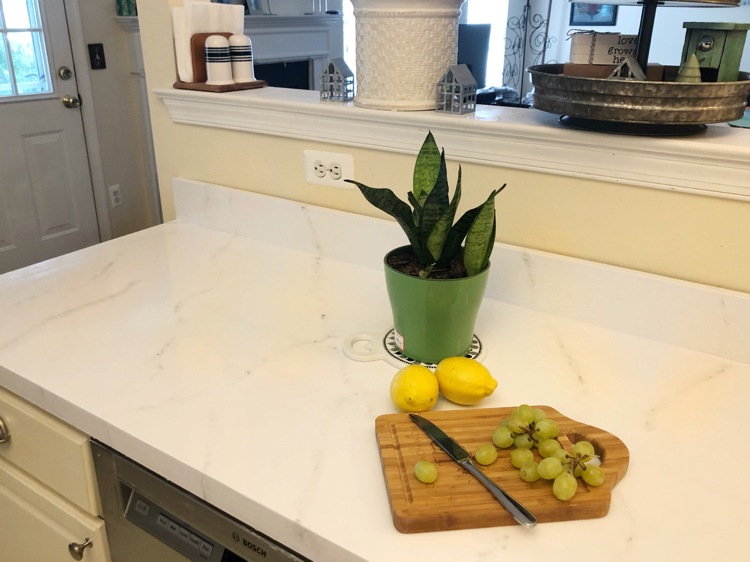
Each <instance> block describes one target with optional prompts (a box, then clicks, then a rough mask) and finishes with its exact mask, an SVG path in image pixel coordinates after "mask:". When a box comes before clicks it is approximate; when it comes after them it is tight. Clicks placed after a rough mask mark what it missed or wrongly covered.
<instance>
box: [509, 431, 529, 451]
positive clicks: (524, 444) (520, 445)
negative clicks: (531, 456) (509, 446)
mask: <svg viewBox="0 0 750 562" xmlns="http://www.w3.org/2000/svg"><path fill="white" fill-rule="evenodd" d="M513 444H514V445H515V446H516V449H531V448H533V447H534V440H533V439H531V437H529V434H528V433H522V434H521V435H516V438H515V439H514V440H513Z"/></svg>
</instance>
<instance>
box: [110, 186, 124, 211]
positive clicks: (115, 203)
mask: <svg viewBox="0 0 750 562" xmlns="http://www.w3.org/2000/svg"><path fill="white" fill-rule="evenodd" d="M109 205H110V207H119V206H120V205H122V193H121V192H120V186H119V185H110V186H109Z"/></svg>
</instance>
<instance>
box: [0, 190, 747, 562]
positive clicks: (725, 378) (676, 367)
mask: <svg viewBox="0 0 750 562" xmlns="http://www.w3.org/2000/svg"><path fill="white" fill-rule="evenodd" d="M176 188H178V186H176ZM202 189H203V188H201V187H199V188H198V191H195V192H194V193H193V195H194V196H195V197H193V200H194V201H193V203H195V205H194V207H195V206H196V205H197V206H198V207H201V209H202V210H199V211H196V212H195V213H193V215H192V216H191V212H190V208H189V207H190V204H186V203H184V202H183V203H179V202H178V212H179V213H181V215H182V219H181V220H182V221H183V222H177V223H169V224H165V225H163V226H159V227H156V228H152V229H149V230H146V231H143V232H140V233H137V234H134V235H131V236H127V237H124V238H120V239H117V240H114V241H111V242H107V243H104V244H100V245H98V246H95V247H91V248H88V249H86V250H83V251H80V252H76V253H74V254H70V255H67V256H64V257H61V258H58V259H55V260H52V261H49V262H45V263H41V264H38V265H36V266H32V267H30V268H26V269H23V270H20V271H18V272H15V273H10V274H6V275H3V276H0V385H2V386H5V387H6V388H8V389H10V390H11V391H13V392H16V393H18V394H19V395H21V396H23V397H24V398H26V399H28V400H30V401H31V402H33V403H35V404H37V405H39V406H40V407H42V408H44V409H46V410H48V411H50V412H51V413H53V414H55V415H57V416H59V417H61V418H62V419H64V420H66V421H68V422H69V423H71V424H72V425H74V426H76V427H78V428H80V429H81V430H82V431H85V432H87V433H88V434H90V435H92V436H93V437H95V438H97V439H99V440H101V441H103V442H105V443H107V444H108V445H110V446H112V447H113V448H115V449H117V450H119V451H121V452H122V453H124V454H125V455H128V456H130V457H131V458H133V459H135V460H136V461H138V462H140V463H142V464H144V465H146V466H147V467H149V468H151V469H153V470H155V471H156V472H158V473H160V474H162V475H163V476H164V477H166V478H168V479H170V480H172V481H174V482H176V483H177V484H179V485H180V486H182V487H184V488H186V489H188V490H190V491H191V492H193V493H195V494H197V495H199V496H201V497H203V498H205V499H206V500H207V501H209V502H210V503H212V504H214V505H216V506H217V507H219V508H221V509H223V510H224V511H226V512H228V513H230V514H232V515H234V516H235V517H237V518H239V519H241V520H243V521H246V522H247V523H248V524H250V525H252V526H254V527H256V528H258V529H259V530H261V531H262V532H264V533H267V534H268V535H270V536H272V537H274V538H276V539H277V540H279V541H281V542H282V543H284V544H287V545H288V546H290V547H291V548H293V549H295V550H297V551H299V552H301V553H302V554H304V555H306V556H308V557H309V558H311V559H313V560H315V561H324V562H337V561H356V560H367V561H378V562H386V561H387V562H393V561H402V560H403V561H405V560H414V559H428V560H430V561H431V562H442V561H446V562H448V561H450V562H455V561H462V562H464V561H467V562H468V561H481V560H499V559H501V557H502V559H506V558H507V559H530V560H537V559H538V560H542V559H545V558H547V557H549V559H554V560H560V561H563V560H580V559H581V557H582V556H585V557H590V556H595V557H598V558H600V559H604V560H608V561H609V560H638V561H650V560H654V561H656V560H659V561H664V560H683V561H685V560H701V561H704V560H721V559H733V560H740V559H742V560H746V559H747V556H748V552H750V536H748V534H747V533H746V532H745V529H746V528H747V525H748V523H750V483H749V482H748V481H747V478H746V474H745V472H746V470H745V467H746V466H748V463H750V452H749V451H750V449H748V447H746V446H745V443H747V442H748V440H750V424H748V423H747V420H746V412H747V411H748V407H749V406H750V366H749V365H748V364H747V363H746V362H740V361H736V360H732V359H730V358H728V357H733V356H740V357H745V356H746V355H743V354H744V353H746V352H747V346H748V343H747V341H746V340H745V339H743V338H738V339H737V341H736V342H735V344H736V345H734V347H732V346H729V347H727V345H725V344H722V346H723V347H722V349H724V350H725V351H726V350H727V349H729V351H727V352H726V353H725V354H724V355H723V356H722V355H720V354H709V353H705V352H701V351H696V350H695V348H693V349H691V348H690V347H691V346H690V344H689V342H688V340H684V341H683V340H681V342H682V343H681V345H674V344H670V343H664V342H663V341H658V339H654V338H646V337H643V336H640V335H637V334H634V333H626V332H625V331H618V330H615V329H612V328H608V327H602V326H601V325H597V324H596V323H592V322H581V321H580V320H575V319H572V318H570V317H565V316H562V315H558V314H550V313H548V312H544V311H542V310H541V309H540V307H537V308H527V307H524V306H518V305H517V304H510V303H509V302H503V301H501V300H495V299H493V298H487V299H486V300H485V302H484V305H483V308H482V310H481V312H480V317H479V320H478V325H477V333H478V334H480V336H481V337H482V338H483V340H484V341H485V342H486V344H487V346H488V349H489V351H488V355H487V357H486V361H485V364H486V365H487V366H488V368H489V369H490V371H491V372H492V373H493V374H494V376H495V378H496V379H497V380H498V382H499V386H498V389H497V391H496V392H495V394H493V395H492V396H491V397H490V398H488V399H487V400H485V401H484V402H483V403H482V405H481V406H482V407H495V406H510V405H517V404H519V403H521V402H527V403H531V404H547V405H550V406H553V407H555V408H557V409H558V410H560V411H561V412H562V413H564V414H565V415H567V416H569V417H572V418H574V419H577V420H580V421H583V422H585V423H589V424H591V425H595V426H598V427H601V428H603V429H606V430H608V431H610V432H611V433H614V434H615V435H617V436H619V437H620V438H621V439H622V440H623V441H624V442H625V443H626V444H627V445H628V447H629V448H630V453H631V464H630V469H629V471H628V474H627V476H626V477H625V479H624V480H623V481H622V482H621V483H620V484H619V485H618V486H617V487H616V488H615V490H614V492H613V496H612V505H611V510H610V513H609V515H607V516H606V517H605V518H602V519H596V520H589V521H575V522H568V523H552V524H543V525H539V526H537V527H536V528H534V529H525V528H518V527H503V528H492V529H481V530H469V531H453V532H441V533H426V534H419V535H402V534H399V533H398V532H397V531H396V530H395V528H394V527H393V524H392V521H391V516H390V512H389V508H388V501H387V496H386V491H385V485H384V482H383V476H382V472H381V468H380V461H379V457H378V449H377V444H376V440H375V431H374V420H375V418H376V417H377V416H378V415H380V414H384V413H392V412H393V411H394V408H393V406H392V404H391V402H390V399H389V395H388V386H389V382H390V379H391V377H392V376H393V374H394V369H393V367H391V366H389V365H387V364H386V363H383V362H375V363H356V362H352V361H350V360H348V359H346V358H345V357H344V356H343V354H342V351H341V344H342V340H343V339H344V338H345V337H346V336H347V335H348V334H350V333H352V332H355V331H359V330H363V329H368V330H374V331H378V330H384V329H386V328H387V327H388V326H389V321H390V318H389V317H390V310H389V305H388V302H387V296H386V292H385V286H384V280H383V275H382V272H380V271H378V270H377V269H375V268H373V267H370V264H369V263H359V261H361V260H362V259H365V258H361V257H360V256H359V255H355V254H352V259H351V260H350V261H344V260H342V259H338V256H339V255H340V254H346V253H347V252H351V248H358V247H359V248H361V249H362V251H363V252H366V251H368V248H369V246H370V245H373V244H374V245H377V244H388V243H390V240H389V237H391V238H393V239H398V236H399V235H398V232H397V228H395V227H394V225H392V224H391V223H386V222H385V221H375V220H373V219H365V218H358V217H353V216H351V215H344V214H343V213H335V212H328V211H322V210H319V209H317V210H316V209H313V210H310V209H309V208H306V207H303V206H301V205H297V204H294V203H282V202H278V201H275V200H272V199H270V198H263V197H259V196H250V195H247V194H245V195H243V196H242V198H238V199H236V200H235V199H231V197H230V196H229V195H226V193H228V190H226V191H218V192H215V193H213V194H211V193H209V192H208V191H205V192H203V191H200V190H202ZM216 193H218V194H219V195H218V196H216ZM225 195H226V197H225ZM178 197H180V194H179V189H178ZM230 199H231V202H232V205H228V203H227V202H228V201H229V200H230ZM240 199H241V201H240ZM196 201H197V202H196ZM237 201H240V203H237ZM225 204H226V205H225ZM264 205H270V206H274V205H276V206H277V210H278V209H281V208H283V209H286V210H287V211H288V213H289V215H288V217H287V216H280V212H270V211H268V209H266V208H265V207H264ZM201 213H202V215H201V216H195V215H196V214H201ZM253 213H255V219H257V220H256V221H255V222H252V224H250V223H248V222H246V220H249V219H251V218H252V217H253ZM327 213H328V214H327ZM321 216H325V217H327V218H326V219H325V220H320V217H321ZM263 217H265V219H264V218H263ZM293 217H297V219H294V218H293ZM287 219H288V220H287ZM190 220H193V221H194V222H206V221H208V222H210V221H224V223H226V224H227V225H228V226H227V228H226V230H230V232H224V231H222V230H218V229H212V228H208V227H206V226H202V225H199V224H194V222H188V221H190ZM263 220H266V221H268V224H270V223H271V222H276V223H278V222H280V221H281V222H282V223H284V227H285V228H284V232H286V233H287V234H286V238H283V237H282V236H281V234H279V233H275V235H276V234H278V235H279V237H278V239H277V244H272V243H269V242H267V241H264V240H259V239H253V238H249V237H247V234H248V233H243V232H240V230H241V228H240V227H238V226H237V225H242V224H247V225H250V226H248V228H249V229H250V230H252V228H254V227H253V225H255V224H256V223H262V222H263ZM295 220H296V222H295ZM232 221H234V223H232ZM284 221H286V222H284ZM337 221H338V222H337ZM341 221H344V222H345V221H354V222H355V223H357V224H361V225H362V229H361V232H363V233H364V232H368V231H372V230H373V229H375V230H377V229H384V230H383V231H382V232H388V233H391V234H388V235H385V236H379V237H378V240H376V241H373V239H372V238H367V239H365V237H364V236H363V237H362V239H358V238H357V233H352V232H350V233H348V235H347V236H343V235H342V233H341V232H338V234H336V235H334V234H332V233H333V232H334V230H335V226H336V224H339V223H340V222H341ZM230 223H232V224H234V226H232V224H230ZM326 229H328V230H326ZM332 229H333V230H332ZM266 231H267V230H266ZM279 232H281V231H279ZM269 235H270V234H269ZM305 245H307V247H309V248H310V250H309V251H305V250H301V249H299V247H305ZM513 251H514V250H513V249H510V248H501V247H500V246H498V249H497V250H496V255H497V258H496V261H495V265H497V264H498V263H503V262H504V261H505V260H506V257H505V254H506V253H507V254H508V255H511V253H512V252H513ZM518 256H520V258H519V259H518V264H520V265H518V266H517V267H518V268H520V269H519V270H518V271H515V270H513V267H514V266H512V265H508V266H507V278H509V279H510V278H513V277H514V275H516V276H517V278H518V279H525V280H526V282H527V285H528V288H529V291H532V292H533V291H536V292H537V295H536V298H538V300H539V302H542V301H543V302H545V303H547V305H549V306H553V305H551V304H549V303H551V302H552V301H554V298H555V296H554V295H553V294H552V293H550V294H549V295H546V294H541V293H539V292H540V291H543V290H544V287H546V286H547V284H548V282H549V281H550V280H549V279H542V276H543V275H547V274H543V275H542V274H541V273H540V272H549V271H551V270H550V268H549V267H547V266H545V265H544V263H545V260H547V261H550V262H554V263H557V261H556V260H557V258H555V257H551V256H544V255H542V254H537V253H532V252H524V251H520V250H519V252H518ZM493 259H495V258H493ZM508 259H509V260H510V258H508ZM358 260H359V261H358ZM379 260H380V256H376V259H374V260H373V263H376V262H377V261H379ZM558 261H559V260H558ZM573 262H575V264H578V265H576V267H575V268H574V269H575V271H576V272H577V273H575V275H573V276H567V277H566V276H565V275H566V274H563V273H560V274H559V275H560V277H558V278H557V279H555V280H554V281H555V283H556V284H557V285H558V286H559V289H560V293H562V294H566V293H567V295H568V297H567V298H568V299H570V298H574V295H575V291H574V290H573V289H570V290H569V291H568V290H567V289H566V284H567V283H568V282H569V281H570V279H573V278H574V277H575V276H578V279H579V281H578V282H579V283H580V284H582V285H585V284H586V282H587V281H586V279H587V276H588V275H589V274H591V273H592V272H595V271H605V272H606V274H607V275H613V276H620V277H621V278H623V279H626V278H628V277H627V276H628V275H634V277H632V278H633V279H639V280H641V281H642V282H643V283H646V281H648V283H650V284H651V285H650V287H651V288H650V289H649V290H650V291H652V292H653V293H654V294H656V293H658V292H659V291H662V290H667V294H670V295H675V296H674V299H675V300H677V299H679V298H682V297H680V295H682V294H683V293H685V292H686V291H687V292H691V291H692V293H691V294H693V295H694V296H693V297H691V298H693V299H694V301H695V306H694V307H692V311H693V312H692V313H690V312H689V311H688V310H686V309H688V308H690V307H687V306H682V305H681V306H680V307H679V310H681V311H682V312H683V313H687V316H686V318H689V317H690V316H691V314H701V317H700V318H698V319H697V322H696V326H697V327H696V328H695V329H696V330H699V329H700V326H698V325H700V324H710V323H711V322H712V321H713V320H712V317H711V314H712V313H711V310H712V309H711V307H710V306H708V305H706V306H707V308H706V312H705V313H703V312H701V311H702V310H703V306H704V305H703V304H701V302H703V301H701V299H703V298H704V297H705V298H706V299H707V300H705V302H708V303H710V302H715V303H716V306H715V308H716V309H717V315H718V316H717V318H719V320H717V322H719V323H720V324H721V325H722V326H725V327H726V326H729V327H731V326H733V325H734V324H735V323H736V319H734V317H733V316H732V314H733V313H732V312H731V311H732V310H734V311H735V313H736V314H737V315H740V313H739V312H737V311H743V310H745V311H746V310H750V309H748V308H746V305H748V303H750V298H748V297H747V296H746V295H742V294H738V293H731V292H729V291H719V290H714V289H709V288H702V287H699V286H693V285H690V284H684V283H680V282H675V281H671V280H666V279H661V278H655V277H653V276H648V279H646V276H643V275H642V274H637V275H635V274H633V273H632V272H626V271H624V270H617V269H616V268H609V267H606V266H599V265H594V264H589V265H587V264H586V263H585V262H576V261H575V260H567V261H565V263H567V264H571V263H573ZM509 263H510V261H509ZM575 264H574V265H575ZM526 267H528V268H526ZM566 267H568V266H566ZM571 267H572V266H571ZM561 271H562V270H561ZM587 272H588V273H587ZM535 275H536V277H535ZM492 276H494V277H493V278H494V279H498V278H499V277H498V276H503V274H502V273H501V272H500V271H493V273H492ZM503 277H505V276H503ZM491 283H493V282H491ZM637 285H638V283H633V284H631V285H628V286H629V287H630V286H632V287H636V286H637ZM665 287H666V289H665ZM670 287H671V288H670ZM495 290H496V289H492V288H490V290H488V295H490V296H492V295H493V294H494V293H493V291H495ZM639 290H640V289H633V291H634V294H632V295H630V296H629V298H631V299H635V297H636V296H637V291H639ZM585 292H588V293H589V294H590V295H591V298H592V299H593V300H595V299H596V298H597V295H600V294H601V293H597V291H596V290H595V289H591V290H586V291H585ZM644 294H645V293H644ZM571 295H573V296H571ZM644 298H645V297H644ZM659 299H660V300H664V299H662V298H661V297H659ZM712 299H714V300H712ZM509 300H510V299H509ZM667 300H669V299H667ZM699 301H701V302H699ZM719 303H722V304H719ZM722 306H723V310H720V309H721V307H722ZM633 307H635V308H638V304H637V303H636V302H635V300H634V301H633V305H632V306H630V307H629V308H631V309H632V308H633ZM583 308H585V304H582V305H581V309H583ZM599 308H601V307H600V306H599V305H596V306H593V309H597V310H598V309H599ZM656 308H657V307H654V309H656ZM593 309H592V310H593ZM656 314H658V313H657V312H654V315H656ZM654 318H655V316H654V317H649V316H648V315H647V314H646V315H644V318H642V320H643V324H644V326H651V327H652V328H653V324H654ZM745 320H747V319H744V320H740V322H742V321H745ZM674 321H675V322H676V323H677V324H681V325H682V324H685V322H684V321H683V319H681V318H675V319H674ZM604 323H606V322H604ZM687 323H689V322H687ZM633 326H635V324H633ZM634 331H637V329H636V328H633V329H631V330H630V332H634ZM668 332H669V330H668V329H666V328H665V329H664V330H661V331H660V332H659V333H660V334H663V337H662V336H659V337H662V339H669V337H671V336H669V335H668ZM664 334H666V335H664ZM730 336H731V334H729V335H728V336H727V337H728V338H729V339H731V337H730ZM693 347H694V346H693ZM730 348H731V349H730ZM450 408H457V406H456V405H454V404H451V403H449V402H447V401H445V400H444V399H442V398H441V399H440V400H439V402H438V404H437V409H450ZM708 451H711V452H710V453H709V452H708ZM703 455H705V457H704V456H703ZM712 467H715V468H712Z"/></svg>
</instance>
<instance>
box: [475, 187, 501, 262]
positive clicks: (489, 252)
mask: <svg viewBox="0 0 750 562" xmlns="http://www.w3.org/2000/svg"><path fill="white" fill-rule="evenodd" d="M495 195H497V194H495ZM496 234H497V216H495V217H494V220H493V221H492V234H490V243H489V244H487V253H486V254H485V256H484V261H483V262H482V269H480V270H479V271H484V269H485V268H486V267H487V266H488V265H489V264H490V256H491V255H492V250H494V249H495V235H496Z"/></svg>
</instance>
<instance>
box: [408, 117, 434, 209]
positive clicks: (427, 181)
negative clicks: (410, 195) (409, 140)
mask: <svg viewBox="0 0 750 562" xmlns="http://www.w3.org/2000/svg"><path fill="white" fill-rule="evenodd" d="M439 169H440V150H439V149H438V145H437V143H436V142H435V137H433V136H432V132H430V133H427V138H426V139H425V140H424V143H423V144H422V148H421V149H420V151H419V156H417V162H416V163H415V164H414V182H413V188H412V191H413V192H414V197H416V198H417V201H420V200H421V195H422V193H427V194H429V193H430V191H432V188H433V187H434V185H435V181H436V180H437V177H438V172H439Z"/></svg>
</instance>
